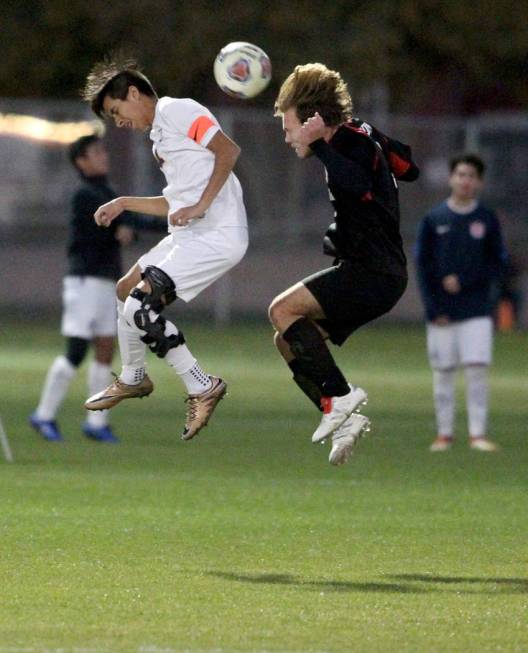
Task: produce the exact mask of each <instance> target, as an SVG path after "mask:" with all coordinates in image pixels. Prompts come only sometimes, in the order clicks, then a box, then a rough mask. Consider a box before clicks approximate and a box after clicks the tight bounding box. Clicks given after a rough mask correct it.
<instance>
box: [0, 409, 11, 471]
mask: <svg viewBox="0 0 528 653" xmlns="http://www.w3.org/2000/svg"><path fill="white" fill-rule="evenodd" d="M0 443H1V444H2V451H3V452H4V456H5V459H6V460H7V462H8V463H12V462H13V460H14V458H13V452H12V451H11V447H10V446H9V440H8V439H7V433H6V432H5V429H4V424H3V423H2V418H1V417H0Z"/></svg>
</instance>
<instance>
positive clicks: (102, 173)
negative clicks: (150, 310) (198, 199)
mask: <svg viewBox="0 0 528 653" xmlns="http://www.w3.org/2000/svg"><path fill="white" fill-rule="evenodd" d="M69 157H70V161H71V163H72V164H73V166H75V168H76V169H77V171H78V172H79V174H80V177H81V180H82V183H81V185H80V186H79V188H78V189H77V190H76V191H75V193H74V195H73V198H72V213H71V219H70V225H69V226H70V229H69V242H68V271H67V274H66V276H65V278H64V290H63V315H62V326H61V332H62V334H63V335H64V336H65V337H66V353H65V354H64V355H61V356H58V357H57V358H56V359H55V360H54V361H53V363H52V365H51V367H50V369H49V370H48V374H47V377H46V381H45V383H44V387H43V389H42V394H41V397H40V402H39V405H38V407H37V409H36V410H35V412H34V413H33V415H31V417H30V423H31V425H32V426H33V427H34V428H35V429H36V430H37V431H38V432H39V433H40V434H41V435H42V436H43V437H44V438H45V439H46V440H62V434H61V432H60V430H59V427H58V425H57V422H56V421H55V416H56V414H57V411H58V409H59V407H60V405H61V404H62V402H63V400H64V397H65V396H66V393H67V391H68V387H69V385H70V383H71V381H72V379H73V377H74V376H75V373H76V371H77V368H78V367H79V365H80V364H81V363H82V361H83V360H84V358H85V356H86V353H87V351H88V347H89V345H90V342H92V343H93V347H94V360H93V361H92V362H91V363H90V366H89V368H88V387H89V389H90V393H91V394H92V393H95V392H98V391H99V390H102V389H103V388H104V387H106V386H107V385H108V383H109V382H110V380H111V371H110V365H111V362H112V356H113V352H114V339H115V334H116V310H117V309H116V300H115V292H114V288H115V282H116V280H117V279H119V277H120V276H121V273H122V271H121V252H120V248H121V245H126V244H129V243H130V242H131V241H132V239H133V236H134V232H133V230H132V228H131V227H130V226H129V225H128V224H126V223H127V217H126V216H125V217H124V218H121V219H120V220H118V221H116V222H114V223H112V225H111V227H110V228H109V229H103V228H101V227H98V226H97V225H96V224H95V222H94V219H93V216H94V213H95V212H96V211H97V209H98V207H99V206H100V205H101V204H104V203H105V202H108V201H110V200H112V199H113V198H115V197H116V194H115V193H114V191H113V190H112V188H111V187H110V186H109V185H108V180H107V174H108V153H107V151H106V148H105V146H104V144H103V143H102V141H101V140H100V139H99V138H98V137H97V136H95V135H92V136H83V137H82V138H80V139H79V140H77V141H75V142H74V143H72V145H71V146H70V149H69ZM128 220H129V222H130V219H128ZM82 430H83V432H84V434H85V435H87V436H88V437H90V438H93V439H96V440H100V441H105V442H117V438H116V437H115V435H114V434H113V433H112V430H111V429H110V427H109V425H108V411H101V412H99V413H93V412H89V413H88V414H87V418H86V421H85V422H84V424H83V426H82Z"/></svg>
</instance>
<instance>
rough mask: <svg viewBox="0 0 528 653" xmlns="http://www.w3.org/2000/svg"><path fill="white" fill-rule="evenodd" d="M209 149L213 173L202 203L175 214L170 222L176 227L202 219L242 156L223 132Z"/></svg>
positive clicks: (214, 138)
mask: <svg viewBox="0 0 528 653" xmlns="http://www.w3.org/2000/svg"><path fill="white" fill-rule="evenodd" d="M207 149H208V150H210V151H211V152H212V153H213V154H214V157H215V162H214V167H213V172H212V174H211V178H210V179H209V182H208V184H207V186H206V187H205V189H204V192H203V193H202V197H201V198H200V201H199V202H198V203H197V204H195V205H194V206H186V207H184V208H182V209H180V210H179V211H176V212H175V213H173V214H172V215H171V216H170V218H169V222H170V223H171V224H173V225H176V226H183V225H186V224H187V223H188V222H189V221H190V220H194V219H195V218H202V217H203V215H204V213H205V212H206V211H207V209H208V208H209V207H210V206H211V204H212V203H213V200H214V199H215V197H216V196H217V195H218V193H219V192H220V190H221V189H222V186H223V185H224V184H225V182H226V181H227V178H228V177H229V175H230V174H231V171H232V170H233V168H234V166H235V163H236V162H237V159H238V157H239V155H240V148H239V147H238V145H237V144H236V143H234V142H233V141H232V140H231V139H230V138H229V137H228V136H226V135H225V134H224V133H223V132H220V131H219V132H216V134H215V135H214V136H213V138H212V139H211V140H210V141H209V143H208V145H207Z"/></svg>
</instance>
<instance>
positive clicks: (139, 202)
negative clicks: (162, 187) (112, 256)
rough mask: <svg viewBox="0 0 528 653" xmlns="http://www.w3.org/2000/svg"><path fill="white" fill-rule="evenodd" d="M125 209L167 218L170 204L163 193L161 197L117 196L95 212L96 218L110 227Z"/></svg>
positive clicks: (101, 224)
mask: <svg viewBox="0 0 528 653" xmlns="http://www.w3.org/2000/svg"><path fill="white" fill-rule="evenodd" d="M123 211H133V212H135V213H145V214H147V215H156V216H160V217H164V218H165V217H167V213H168V212H169V204H168V202H167V200H166V199H165V198H164V197H163V195H160V196H159V197H116V199H115V200H112V201H111V202H107V203H106V204H103V205H102V206H100V207H99V208H98V209H97V211H96V212H95V214H94V219H95V221H96V223H97V224H98V225H99V226H100V227H108V226H109V225H110V224H111V223H112V222H113V221H114V220H115V219H116V218H117V217H118V216H119V215H121V213H123Z"/></svg>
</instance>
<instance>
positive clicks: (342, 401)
mask: <svg viewBox="0 0 528 653" xmlns="http://www.w3.org/2000/svg"><path fill="white" fill-rule="evenodd" d="M367 401H368V395H367V393H366V392H365V391H364V390H363V388H359V387H357V386H354V385H351V386H350V392H349V393H348V394H347V395H344V396H343V397H323V398H322V399H321V406H322V407H323V418H322V420H321V423H320V424H319V426H318V427H317V430H316V431H315V433H314V434H313V435H312V442H314V443H317V442H322V441H323V440H326V438H328V437H329V436H330V435H332V433H333V432H334V431H335V430H336V429H337V428H339V427H340V426H341V424H343V422H344V421H345V420H346V419H347V418H348V417H349V416H350V415H351V414H352V413H353V412H355V411H358V410H359V409H360V408H361V406H364V405H365V404H366V403H367Z"/></svg>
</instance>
